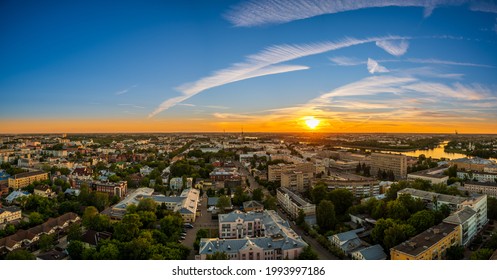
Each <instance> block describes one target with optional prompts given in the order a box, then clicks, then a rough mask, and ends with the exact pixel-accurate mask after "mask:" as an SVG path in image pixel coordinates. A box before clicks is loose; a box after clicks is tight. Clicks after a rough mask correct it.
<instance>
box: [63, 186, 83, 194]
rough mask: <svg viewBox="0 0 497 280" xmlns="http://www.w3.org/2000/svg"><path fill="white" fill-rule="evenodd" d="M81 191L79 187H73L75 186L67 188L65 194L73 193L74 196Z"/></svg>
mask: <svg viewBox="0 0 497 280" xmlns="http://www.w3.org/2000/svg"><path fill="white" fill-rule="evenodd" d="M80 193H81V190H79V189H73V188H70V189H67V190H66V191H65V192H64V194H67V195H73V196H79V194H80Z"/></svg>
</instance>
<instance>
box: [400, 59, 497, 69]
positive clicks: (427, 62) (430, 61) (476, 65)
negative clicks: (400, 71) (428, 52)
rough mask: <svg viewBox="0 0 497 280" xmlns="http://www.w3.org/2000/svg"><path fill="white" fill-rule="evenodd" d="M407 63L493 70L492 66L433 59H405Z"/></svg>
mask: <svg viewBox="0 0 497 280" xmlns="http://www.w3.org/2000/svg"><path fill="white" fill-rule="evenodd" d="M406 61H408V62H412V63H424V64H445V65H457V66H470V67H484V68H495V66H492V65H486V64H478V63H468V62H457V61H449V60H440V59H434V58H427V59H425V58H409V59H406Z"/></svg>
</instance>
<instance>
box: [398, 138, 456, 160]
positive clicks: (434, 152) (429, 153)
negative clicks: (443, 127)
mask: <svg viewBox="0 0 497 280" xmlns="http://www.w3.org/2000/svg"><path fill="white" fill-rule="evenodd" d="M447 143H449V142H448V141H444V142H442V143H440V145H438V146H437V147H436V148H434V149H430V150H415V151H410V152H401V154H404V155H406V156H411V157H419V156H420V155H422V154H423V155H425V156H426V157H427V158H429V157H432V158H436V159H440V158H446V159H457V158H464V157H466V155H465V154H459V153H447V152H445V150H444V148H445V146H446V145H447Z"/></svg>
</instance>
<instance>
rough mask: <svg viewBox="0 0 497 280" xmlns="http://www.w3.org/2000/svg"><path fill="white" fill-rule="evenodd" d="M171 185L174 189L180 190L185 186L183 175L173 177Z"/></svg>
mask: <svg viewBox="0 0 497 280" xmlns="http://www.w3.org/2000/svg"><path fill="white" fill-rule="evenodd" d="M169 187H170V188H171V189H172V190H179V189H181V188H182V187H183V178H181V177H174V178H171V181H169Z"/></svg>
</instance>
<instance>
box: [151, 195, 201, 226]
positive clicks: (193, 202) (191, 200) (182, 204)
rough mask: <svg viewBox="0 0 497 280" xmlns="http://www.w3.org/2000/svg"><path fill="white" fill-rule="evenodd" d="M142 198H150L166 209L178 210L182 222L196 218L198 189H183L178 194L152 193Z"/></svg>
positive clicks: (193, 220) (192, 220)
mask: <svg viewBox="0 0 497 280" xmlns="http://www.w3.org/2000/svg"><path fill="white" fill-rule="evenodd" d="M143 198H152V199H153V200H154V201H155V202H156V203H157V204H164V205H165V206H166V207H167V209H168V210H171V211H174V212H178V213H179V214H180V215H181V217H182V218H183V221H184V222H192V223H193V222H195V219H196V214H197V206H198V201H199V198H200V190H198V189H193V188H191V189H185V190H183V192H181V194H180V196H162V195H152V196H143Z"/></svg>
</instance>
